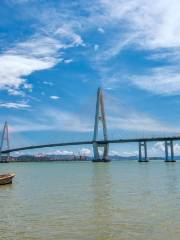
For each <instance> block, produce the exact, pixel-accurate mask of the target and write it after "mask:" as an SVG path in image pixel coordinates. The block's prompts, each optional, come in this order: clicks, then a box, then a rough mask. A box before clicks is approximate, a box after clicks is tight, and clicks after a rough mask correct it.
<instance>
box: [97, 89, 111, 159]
mask: <svg viewBox="0 0 180 240" xmlns="http://www.w3.org/2000/svg"><path fill="white" fill-rule="evenodd" d="M100 121H101V122H102V129H103V141H104V142H105V143H103V144H99V143H98V141H97V140H98V130H99V122H100ZM106 141H108V137H107V126H106V117H105V110H104V96H103V91H102V89H101V88H98V91H97V100H96V113H95V122H94V136H93V152H94V159H93V162H109V161H110V159H108V152H109V144H108V143H106ZM99 147H102V148H103V153H102V157H101V156H100V153H99Z"/></svg>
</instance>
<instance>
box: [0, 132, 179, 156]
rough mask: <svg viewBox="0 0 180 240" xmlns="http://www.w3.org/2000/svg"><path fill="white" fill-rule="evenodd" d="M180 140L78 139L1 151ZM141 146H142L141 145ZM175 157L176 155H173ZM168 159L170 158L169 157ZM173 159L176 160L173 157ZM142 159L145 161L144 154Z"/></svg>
mask: <svg viewBox="0 0 180 240" xmlns="http://www.w3.org/2000/svg"><path fill="white" fill-rule="evenodd" d="M177 140H180V136H172V137H152V138H129V139H123V138H121V139H114V140H106V141H105V140H99V141H95V142H94V141H78V142H64V143H63V142H61V143H50V144H40V145H31V146H25V147H19V148H11V149H7V150H3V151H1V153H2V154H7V153H11V152H17V151H25V150H31V149H41V148H52V147H64V146H76V145H93V144H98V146H104V145H106V144H118V143H138V144H139V145H141V146H143V145H144V146H145V145H146V144H147V142H165V146H166V144H170V145H171V144H172V143H173V141H177ZM139 147H140V146H139ZM173 157H174V156H173ZM145 160H146V161H147V160H148V159H147V156H145V159H144V161H145ZM167 160H168V159H167ZM171 160H174V158H173V159H171ZM140 161H143V159H142V156H141V159H140Z"/></svg>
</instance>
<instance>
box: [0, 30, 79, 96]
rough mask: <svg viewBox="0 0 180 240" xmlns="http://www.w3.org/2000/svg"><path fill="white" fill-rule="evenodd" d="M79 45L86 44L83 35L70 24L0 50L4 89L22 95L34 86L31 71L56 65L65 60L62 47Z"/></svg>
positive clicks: (1, 82)
mask: <svg viewBox="0 0 180 240" xmlns="http://www.w3.org/2000/svg"><path fill="white" fill-rule="evenodd" d="M51 35H52V34H51ZM79 45H83V40H82V39H81V37H80V36H79V35H78V34H76V33H74V32H73V31H72V30H69V29H66V28H64V29H63V28H61V29H58V30H57V31H56V34H54V35H52V36H51V37H47V36H45V35H44V36H43V35H34V36H33V37H31V38H30V39H28V40H26V41H24V42H20V43H17V44H16V45H15V46H14V47H12V48H10V49H8V50H7V51H5V52H2V53H1V54H0V89H5V90H8V92H9V93H10V94H12V95H22V89H23V90H24V89H26V90H30V89H31V88H32V86H31V85H30V84H28V83H27V80H26V77H27V76H28V75H30V74H32V73H33V72H35V71H40V70H45V69H49V68H52V67H53V66H55V65H56V64H57V63H58V62H61V61H62V60H63V59H62V57H61V55H62V52H60V50H62V49H66V48H70V47H74V46H79ZM20 88H21V90H20Z"/></svg>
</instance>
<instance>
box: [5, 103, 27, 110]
mask: <svg viewBox="0 0 180 240" xmlns="http://www.w3.org/2000/svg"><path fill="white" fill-rule="evenodd" d="M29 107H30V105H29V104H27V103H26V102H3V103H2V102H0V108H14V109H25V108H29Z"/></svg>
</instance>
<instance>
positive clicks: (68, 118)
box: [11, 108, 93, 133]
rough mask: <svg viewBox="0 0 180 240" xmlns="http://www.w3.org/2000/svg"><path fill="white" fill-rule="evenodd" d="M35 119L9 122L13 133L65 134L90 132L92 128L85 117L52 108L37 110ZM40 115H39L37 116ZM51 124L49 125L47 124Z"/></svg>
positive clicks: (15, 119)
mask: <svg viewBox="0 0 180 240" xmlns="http://www.w3.org/2000/svg"><path fill="white" fill-rule="evenodd" d="M37 111H38V114H36V116H37V117H36V118H34V114H35V113H34V112H33V117H32V116H31V117H30V118H32V119H33V121H31V120H29V118H15V117H14V118H13V119H12V121H11V126H12V131H13V132H29V131H66V132H82V133H83V132H84V133H85V132H87V133H88V132H92V130H93V127H92V124H91V123H90V122H89V120H88V119H86V118H85V117H83V116H81V115H78V114H75V113H70V112H66V111H60V110H57V109H54V108H46V109H40V110H37ZM39 113H41V115H40V114H39ZM49 123H51V124H49Z"/></svg>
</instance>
